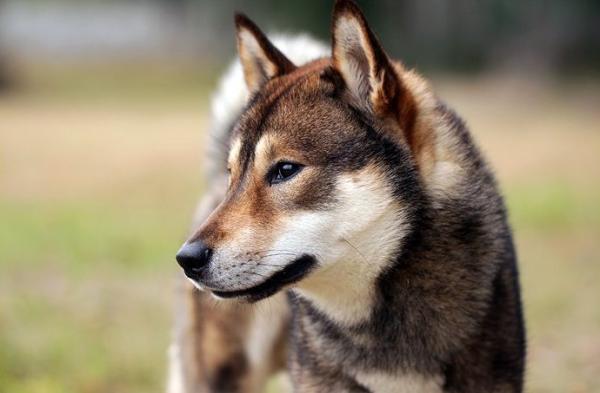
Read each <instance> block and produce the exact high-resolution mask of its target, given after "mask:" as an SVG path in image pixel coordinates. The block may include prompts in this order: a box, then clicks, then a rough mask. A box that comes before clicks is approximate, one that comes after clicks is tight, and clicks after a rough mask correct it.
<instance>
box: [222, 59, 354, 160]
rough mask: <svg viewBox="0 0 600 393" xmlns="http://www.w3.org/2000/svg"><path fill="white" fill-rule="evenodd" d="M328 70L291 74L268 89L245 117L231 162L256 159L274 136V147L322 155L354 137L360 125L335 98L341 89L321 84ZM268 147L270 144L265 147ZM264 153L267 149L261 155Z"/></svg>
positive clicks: (235, 137) (237, 128)
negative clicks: (324, 71) (320, 153)
mask: <svg viewBox="0 0 600 393" xmlns="http://www.w3.org/2000/svg"><path fill="white" fill-rule="evenodd" d="M322 71H323V70H322V69H312V70H311V71H309V72H305V73H303V74H300V75H294V74H291V75H290V76H288V77H287V78H289V79H286V77H282V78H278V79H277V80H274V81H272V82H270V83H269V84H267V86H266V87H265V89H263V91H261V92H259V94H257V96H255V97H254V98H253V99H252V100H251V102H250V104H249V105H248V107H247V108H246V110H245V111H244V113H243V114H242V115H241V116H240V119H239V121H238V123H237V124H236V126H235V128H234V132H233V136H232V144H231V154H230V157H232V159H235V160H237V161H239V163H240V164H241V163H243V162H244V161H247V160H249V159H251V158H253V157H254V154H255V152H256V148H257V146H258V144H259V141H261V140H263V142H264V136H265V135H268V136H269V138H268V140H269V142H270V143H269V146H270V147H277V146H279V147H282V146H285V147H286V148H289V149H293V150H298V151H304V152H314V153H315V154H316V153H318V152H319V151H320V150H322V149H324V148H327V149H329V150H331V147H332V146H331V145H332V144H335V143H342V142H343V141H344V139H346V138H347V137H349V136H351V135H350V133H349V131H350V130H352V129H355V128H356V127H353V126H355V125H356V124H357V121H356V119H354V118H353V116H352V113H351V111H350V110H349V109H348V108H347V107H346V106H345V105H344V104H343V103H342V101H341V100H339V99H337V98H335V96H334V95H333V92H334V90H335V86H333V84H332V83H331V82H329V81H327V80H324V79H323V78H321V76H320V75H321V73H322ZM263 145H264V144H263ZM261 150H264V149H261Z"/></svg>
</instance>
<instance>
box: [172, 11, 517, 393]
mask: <svg viewBox="0 0 600 393" xmlns="http://www.w3.org/2000/svg"><path fill="white" fill-rule="evenodd" d="M235 21H236V28H237V43H238V52H239V60H240V65H239V66H238V67H239V68H237V70H238V71H239V73H241V74H242V75H243V79H244V81H245V86H246V87H245V89H242V88H241V87H240V86H239V85H235V84H234V83H233V82H232V81H234V80H235V78H234V77H231V75H230V79H225V82H224V83H223V84H222V86H221V92H225V93H224V94H225V95H217V99H216V100H215V101H214V103H215V104H214V107H213V113H214V114H215V115H214V117H215V121H214V123H213V127H214V128H213V131H214V132H216V133H217V135H216V136H215V137H214V138H213V139H214V140H215V141H216V142H215V146H217V147H218V148H217V149H216V151H217V153H214V154H213V156H212V157H213V159H212V160H213V163H214V165H215V166H214V167H213V169H212V170H213V172H214V173H211V178H213V179H215V180H214V183H213V184H212V185H211V190H212V191H211V193H210V194H209V196H207V197H205V198H206V199H205V201H204V203H203V207H202V208H201V209H200V212H199V214H198V215H197V217H198V219H197V220H196V223H195V225H194V226H193V229H192V233H191V235H190V237H189V239H188V240H187V241H186V242H185V243H184V245H183V246H182V247H181V249H180V250H179V252H178V253H177V256H176V259H177V262H178V263H179V265H180V266H181V268H182V269H183V272H184V274H185V276H186V277H187V278H188V279H189V281H191V282H192V284H193V286H194V287H195V288H197V289H200V290H201V291H203V292H198V291H196V290H193V289H191V288H192V286H187V287H186V289H185V292H186V293H187V295H186V298H187V302H186V303H185V304H186V306H185V310H183V311H181V312H180V313H179V315H180V319H181V321H180V322H179V323H178V326H179V328H178V329H177V330H176V335H175V340H174V342H173V344H172V346H171V349H170V356H171V366H170V367H171V369H170V382H169V391H170V393H175V392H197V391H198V392H202V391H208V392H233V391H239V392H255V391H261V390H262V389H263V388H264V384H265V381H266V380H267V379H268V377H269V375H271V374H272V373H274V372H276V371H277V370H282V369H284V370H287V372H288V374H289V377H290V380H291V384H292V386H293V389H294V391H296V392H383V393H386V392H416V393H418V392H423V393H431V392H473V393H481V392H521V391H522V389H523V379H524V364H525V347H526V345H525V327H524V321H523V316H522V310H521V300H520V289H519V281H518V270H517V263H516V255H515V250H514V246H513V241H512V234H511V230H510V226H509V224H508V221H507V213H506V210H505V207H504V202H503V199H502V196H501V194H500V193H499V191H498V187H497V185H496V182H495V179H494V176H493V174H492V172H491V170H490V169H489V168H488V166H487V164H486V162H485V161H484V159H483V157H482V155H481V153H480V152H479V150H478V149H477V147H476V145H475V143H474V142H473V140H472V137H471V135H470V133H469V131H468V130H467V127H466V125H465V123H464V122H463V121H462V120H461V119H460V118H459V117H458V115H457V114H456V113H455V112H453V111H452V110H451V109H450V108H449V107H447V106H446V105H445V104H444V103H443V102H442V101H441V100H440V99H439V98H438V97H437V96H436V95H435V94H434V93H433V91H432V90H431V88H430V87H429V85H428V83H427V82H426V81H425V80H424V78H423V77H421V76H420V75H419V74H417V73H416V72H415V71H413V70H408V69H406V68H405V67H404V66H403V65H402V63H401V62H399V61H395V60H392V59H391V58H390V57H389V56H388V55H387V53H386V52H385V50H384V49H383V47H382V46H381V44H380V42H379V40H378V39H377V37H376V35H375V34H374V32H373V31H372V30H371V28H370V27H369V26H368V24H367V21H366V19H365V17H364V15H363V14H362V13H361V11H360V9H359V8H358V6H357V5H356V4H355V3H354V2H353V1H351V0H338V1H336V2H335V5H334V10H333V18H332V48H331V52H330V56H326V55H325V56H321V54H322V52H323V51H322V50H321V47H320V46H319V45H316V44H315V45H313V44H312V42H311V43H310V44H307V48H308V47H311V48H313V47H314V48H318V50H315V51H314V52H315V53H314V56H315V57H317V58H316V59H314V60H312V59H310V58H308V59H294V58H292V59H290V58H288V56H286V55H285V54H284V52H283V51H281V50H280V49H278V47H277V45H276V44H274V43H272V42H271V41H270V40H269V38H267V36H266V35H265V34H264V33H263V32H262V31H261V30H260V29H259V28H258V27H257V26H256V25H255V24H254V23H253V22H252V21H251V20H250V19H248V18H247V17H246V16H244V15H242V14H237V15H236V18H235ZM284 46H285V45H284ZM282 49H284V50H285V49H286V48H282ZM307 51H308V50H307ZM300 52H302V50H301V51H300ZM290 56H291V55H290ZM307 56H309V55H307ZM309 57H312V56H309ZM231 73H232V74H235V68H234V71H232V72H231ZM229 89H231V90H233V91H236V90H237V91H240V90H242V91H243V92H244V93H243V94H241V95H242V98H235V99H231V100H227V99H223V97H225V96H226V93H227V90H229ZM237 97H239V95H238V96H237ZM240 108H242V109H240ZM228 116H229V117H228ZM211 295H212V296H213V297H216V298H219V299H236V300H228V301H224V302H221V303H219V304H218V306H216V307H212V308H211V305H210V302H211V300H210V296H211ZM267 298H268V299H267ZM263 299H267V300H263ZM248 302H249V303H252V305H247V304H245V303H248ZM263 304H265V305H267V306H268V307H265V308H262V309H261V305H263Z"/></svg>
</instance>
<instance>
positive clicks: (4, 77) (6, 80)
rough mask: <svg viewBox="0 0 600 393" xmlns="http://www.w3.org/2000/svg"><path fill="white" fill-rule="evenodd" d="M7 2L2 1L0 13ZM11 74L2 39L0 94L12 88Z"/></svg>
mask: <svg viewBox="0 0 600 393" xmlns="http://www.w3.org/2000/svg"><path fill="white" fill-rule="evenodd" d="M4 4H5V1H4V0H0V12H2V8H3V7H4ZM12 82H13V80H12V77H11V72H10V70H9V67H8V56H7V54H6V51H5V49H4V48H3V47H2V39H1V37H0V92H2V91H4V90H8V89H9V88H10V87H11V86H12V84H13V83H12Z"/></svg>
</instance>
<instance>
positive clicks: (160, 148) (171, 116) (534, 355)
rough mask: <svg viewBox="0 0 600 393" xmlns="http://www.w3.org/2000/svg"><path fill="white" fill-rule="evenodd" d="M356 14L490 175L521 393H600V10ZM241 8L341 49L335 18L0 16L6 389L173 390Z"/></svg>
mask: <svg viewBox="0 0 600 393" xmlns="http://www.w3.org/2000/svg"><path fill="white" fill-rule="evenodd" d="M360 3H361V5H362V6H363V7H364V9H365V13H366V14H367V17H368V18H369V19H370V21H371V23H372V26H373V27H374V29H375V30H376V31H377V32H378V33H379V34H380V36H381V38H382V40H383V43H384V46H385V47H386V48H387V49H388V50H389V52H390V53H392V54H393V55H394V56H395V57H398V58H401V59H403V60H404V61H405V63H406V64H407V65H409V66H411V67H417V68H418V69H420V70H421V71H422V72H424V73H425V74H426V75H427V76H428V77H429V78H430V79H431V80H432V83H433V85H434V87H435V88H436V89H437V91H438V93H439V95H440V96H441V97H442V98H443V99H445V100H446V101H447V102H449V103H450V104H451V105H452V106H453V107H454V108H455V109H457V110H458V112H459V113H460V114H462V115H463V116H464V118H465V119H466V120H467V122H468V123H469V125H470V126H471V129H472V132H473V134H474V137H475V139H476V140H477V141H478V142H479V144H480V145H481V147H482V149H483V150H484V151H485V152H486V153H487V158H488V160H489V161H490V162H491V163H492V165H493V166H494V167H495V168H496V171H497V174H498V178H499V181H500V183H501V185H502V188H503V190H504V192H505V195H506V198H507V203H508V206H509V209H510V218H511V222H512V224H513V226H514V230H515V238H516V243H517V247H518V252H519V257H520V263H521V265H520V266H521V274H522V275H521V277H522V285H523V296H524V303H525V312H526V319H527V325H528V332H529V361H528V377H527V391H529V392H540V393H541V392H556V393H559V392H561V393H563V392H572V393H585V392H600V284H599V280H600V264H599V262H600V261H599V259H600V244H599V243H600V177H599V175H600V173H599V172H600V125H599V124H600V79H598V78H599V77H600V2H598V1H597V0H571V1H560V0H556V1H519V0H512V1H511V0H490V1H485V2H477V1H472V0H453V1H443V0H412V1H408V0H404V1H392V0H387V1H367V0H364V1H360ZM234 9H240V10H244V11H246V12H247V13H248V14H249V15H250V16H252V17H253V18H255V19H256V21H257V22H258V23H259V25H261V26H263V27H264V28H265V29H266V30H267V31H285V32H292V33H293V32H297V31H308V32H310V33H312V34H313V35H315V36H317V37H321V38H323V39H325V40H328V39H329V38H328V36H327V35H328V28H329V19H330V10H331V2H330V1H323V0H310V1H308V0H304V1H299V0H298V1H293V2H292V1H286V2H282V1H275V0H260V1H241V0H240V1H235V2H234V1H219V2H217V1H210V2H209V1H201V0H197V1H194V0H163V1H159V0H119V1H116V0H113V1H110V0H102V1H101V0H0V392H11V393H25V392H27V393H55V392H56V393H59V392H60V393H70V392H78V393H96V392H98V393H100V392H112V393H118V392H127V393H136V392H160V391H162V390H163V388H164V377H165V370H166V356H165V349H166V347H167V344H168V341H169V335H170V323H171V319H172V310H173V305H174V302H175V281H176V277H177V274H179V271H178V269H177V268H176V265H175V262H174V258H173V256H174V254H175V252H176V250H177V248H178V247H179V244H180V243H181V241H182V240H183V239H184V236H185V233H186V228H187V226H188V223H189V221H190V217H191V214H192V211H193V208H194V204H195V202H196V200H197V199H198V197H199V196H200V195H201V193H202V191H203V190H202V184H203V179H202V178H201V171H200V168H201V165H202V164H203V162H202V161H203V156H202V151H203V143H204V134H205V131H206V129H207V113H208V111H207V103H208V99H209V96H210V91H211V89H213V88H214V86H215V83H216V80H217V77H218V75H219V73H220V72H221V71H222V70H223V69H224V67H225V65H226V63H227V62H228V61H229V59H231V57H232V56H233V55H234V36H233V23H232V12H233V10H234Z"/></svg>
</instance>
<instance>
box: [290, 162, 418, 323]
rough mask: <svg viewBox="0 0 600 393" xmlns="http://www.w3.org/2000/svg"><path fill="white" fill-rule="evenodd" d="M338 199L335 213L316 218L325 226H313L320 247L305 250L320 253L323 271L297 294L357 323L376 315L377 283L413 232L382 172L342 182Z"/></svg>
mask: <svg viewBox="0 0 600 393" xmlns="http://www.w3.org/2000/svg"><path fill="white" fill-rule="evenodd" d="M336 193H337V195H338V199H339V203H338V206H337V207H336V208H335V209H334V210H333V211H332V212H331V213H328V214H327V215H323V214H322V213H312V214H313V216H312V221H313V222H315V223H316V222H318V223H319V224H318V225H315V224H313V225H315V226H320V228H319V229H320V230H319V231H314V232H318V233H312V234H311V236H310V238H311V240H312V239H315V241H314V242H313V243H312V244H310V245H308V246H305V248H307V249H313V250H314V251H313V252H314V254H315V255H316V256H317V257H318V258H319V261H320V262H321V264H322V266H321V268H320V269H319V270H317V271H315V272H314V274H312V275H310V276H309V277H307V278H306V279H305V280H303V281H301V282H300V283H299V284H298V290H297V291H298V293H300V294H301V295H302V296H305V297H307V298H308V299H310V300H311V301H312V302H313V303H314V304H316V306H317V307H319V308H321V309H322V311H324V312H325V313H327V314H328V315H330V316H331V317H333V318H335V319H337V320H338V321H340V322H346V323H355V322H358V321H360V320H361V319H364V318H366V317H367V316H368V314H369V312H370V310H371V309H372V300H373V285H374V281H375V279H376V278H377V276H378V275H379V274H380V273H381V271H382V270H383V269H384V268H385V267H386V266H388V264H389V263H390V258H391V257H392V255H393V254H394V252H395V251H397V248H398V247H399V244H400V242H401V241H402V239H403V238H404V236H405V235H406V233H407V231H408V228H407V227H406V224H405V219H404V215H403V212H402V209H401V208H400V206H399V205H398V202H397V201H396V200H395V199H394V197H393V196H392V191H391V189H390V187H389V186H388V185H387V184H386V183H385V182H384V181H383V180H382V179H381V178H380V176H379V175H378V171H376V170H373V169H368V168H367V169H365V170H363V171H361V172H358V173H354V174H351V175H344V176H342V177H340V179H339V180H338V186H337V190H336ZM323 222H325V223H326V225H322V224H323ZM303 232H304V230H300V231H299V233H303ZM306 239H308V238H307V237H306V236H305V239H304V240H306ZM296 241H297V242H300V240H296Z"/></svg>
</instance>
